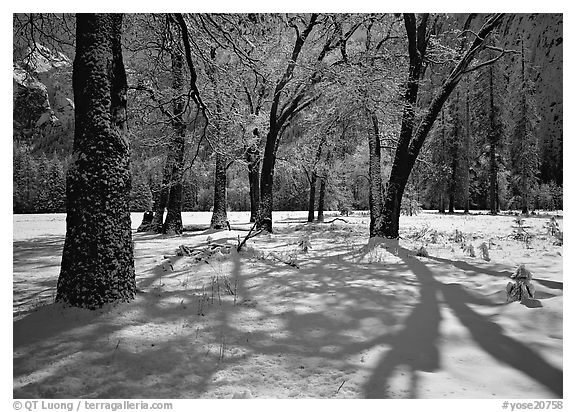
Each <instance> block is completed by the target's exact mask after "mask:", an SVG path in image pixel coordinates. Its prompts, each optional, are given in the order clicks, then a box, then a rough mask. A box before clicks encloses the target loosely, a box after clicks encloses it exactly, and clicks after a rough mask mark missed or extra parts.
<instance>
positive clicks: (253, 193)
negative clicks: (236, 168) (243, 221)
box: [246, 148, 260, 222]
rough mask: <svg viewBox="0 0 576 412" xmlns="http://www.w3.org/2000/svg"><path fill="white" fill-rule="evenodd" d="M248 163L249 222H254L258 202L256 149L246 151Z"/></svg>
mask: <svg viewBox="0 0 576 412" xmlns="http://www.w3.org/2000/svg"><path fill="white" fill-rule="evenodd" d="M246 162H247V163H248V184H249V185H250V222H255V221H256V216H257V214H258V202H259V200H260V172H259V170H258V169H259V166H260V153H259V151H258V148H249V149H248V150H247V151H246Z"/></svg>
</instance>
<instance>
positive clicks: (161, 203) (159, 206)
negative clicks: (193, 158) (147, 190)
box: [148, 161, 172, 233]
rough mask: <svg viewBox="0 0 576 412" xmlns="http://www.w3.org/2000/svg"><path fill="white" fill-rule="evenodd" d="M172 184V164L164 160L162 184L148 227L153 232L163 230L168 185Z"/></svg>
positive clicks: (168, 191)
mask: <svg viewBox="0 0 576 412" xmlns="http://www.w3.org/2000/svg"><path fill="white" fill-rule="evenodd" d="M171 184H172V165H171V164H169V163H168V161H166V164H165V165H164V169H163V173H162V184H161V186H160V189H159V190H160V194H159V195H158V196H157V197H156V202H154V207H153V209H154V217H153V218H152V223H150V226H149V229H148V230H150V231H152V232H154V233H162V231H163V230H164V227H163V226H164V210H166V206H167V205H168V197H169V196H170V185H171Z"/></svg>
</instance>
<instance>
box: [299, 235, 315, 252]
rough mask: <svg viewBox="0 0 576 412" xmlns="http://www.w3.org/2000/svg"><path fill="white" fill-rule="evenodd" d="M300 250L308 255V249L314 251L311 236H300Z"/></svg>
mask: <svg viewBox="0 0 576 412" xmlns="http://www.w3.org/2000/svg"><path fill="white" fill-rule="evenodd" d="M298 248H299V249H300V251H301V252H302V253H308V249H312V244H311V243H310V234H308V233H304V234H302V235H301V236H300V239H298Z"/></svg>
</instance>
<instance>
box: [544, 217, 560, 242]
mask: <svg viewBox="0 0 576 412" xmlns="http://www.w3.org/2000/svg"><path fill="white" fill-rule="evenodd" d="M545 227H546V232H547V233H548V234H549V235H551V236H554V237H555V240H554V245H555V246H562V245H563V243H564V233H563V232H562V231H561V230H560V225H559V224H558V221H557V220H556V218H555V217H554V216H552V217H551V218H550V220H549V221H548V222H546V225H545Z"/></svg>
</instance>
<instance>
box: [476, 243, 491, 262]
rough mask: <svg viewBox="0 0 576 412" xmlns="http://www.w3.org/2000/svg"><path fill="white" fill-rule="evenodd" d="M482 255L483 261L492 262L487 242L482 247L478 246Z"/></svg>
mask: <svg viewBox="0 0 576 412" xmlns="http://www.w3.org/2000/svg"><path fill="white" fill-rule="evenodd" d="M478 249H479V250H480V253H481V254H482V259H484V260H485V261H487V262H489V261H490V253H489V252H488V245H487V244H486V242H482V244H481V245H480V246H478Z"/></svg>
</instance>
